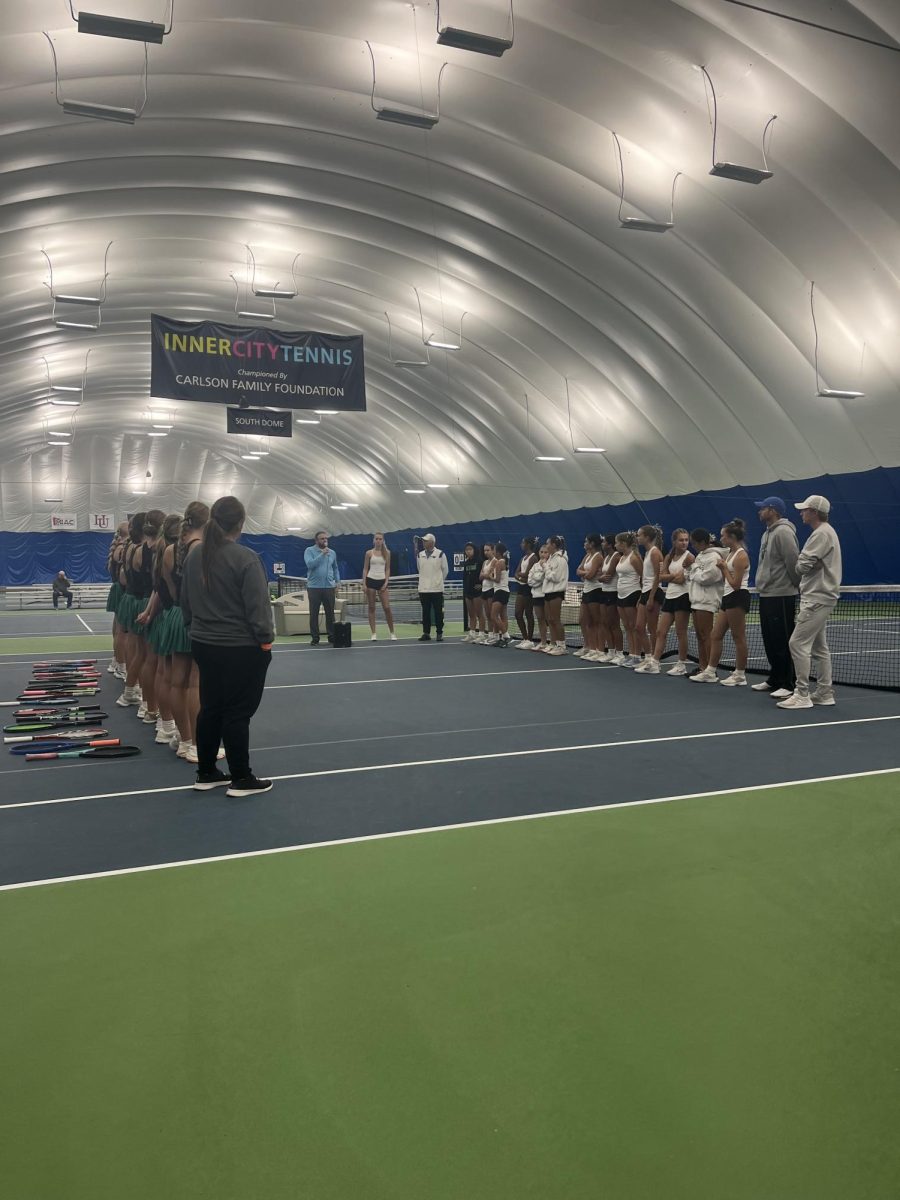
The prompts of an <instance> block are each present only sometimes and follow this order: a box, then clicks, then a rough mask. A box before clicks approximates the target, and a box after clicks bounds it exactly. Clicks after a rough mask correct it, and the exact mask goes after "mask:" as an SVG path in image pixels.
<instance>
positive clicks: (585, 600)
mask: <svg viewBox="0 0 900 1200" xmlns="http://www.w3.org/2000/svg"><path fill="white" fill-rule="evenodd" d="M581 603H582V604H602V603H603V593H602V592H601V591H600V589H599V588H594V590H593V591H591V592H582V593H581Z"/></svg>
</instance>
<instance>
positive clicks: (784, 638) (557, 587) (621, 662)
mask: <svg viewBox="0 0 900 1200" xmlns="http://www.w3.org/2000/svg"><path fill="white" fill-rule="evenodd" d="M756 507H757V510H758V512H759V515H760V519H761V520H762V522H763V524H764V525H765V526H766V532H765V533H764V535H763V540H762V547H761V560H760V571H759V573H758V574H759V578H760V579H762V578H765V580H766V583H767V584H768V585H769V588H768V595H767V596H766V597H765V599H766V600H773V601H774V602H775V605H774V607H768V606H767V607H765V608H764V607H763V605H762V604H761V608H760V620H761V625H762V632H763V638H764V643H765V647H766V652H767V654H768V656H769V661H770V665H771V667H772V671H771V673H770V678H769V680H767V681H766V682H763V683H758V684H754V685H753V686H754V689H755V690H757V691H764V692H770V693H772V695H773V697H774V698H775V699H778V700H779V701H780V702H781V705H782V707H786V708H807V707H809V706H810V705H811V704H813V703H820V704H833V703H834V695H833V690H832V681H831V658H830V653H829V651H828V644H827V639H826V636H825V628H826V625H827V620H828V616H829V614H830V612H831V610H832V609H833V607H834V604H835V603H836V602H837V599H838V595H839V589H840V582H841V554H840V543H839V542H838V539H837V535H836V534H835V532H834V530H833V529H832V527H831V526H830V524H829V521H828V514H829V512H830V505H829V503H828V501H827V500H826V499H825V498H824V497H822V496H812V497H809V499H808V500H806V501H804V502H803V503H802V504H797V505H795V507H796V508H797V509H798V510H799V511H800V512H801V513H802V515H803V520H804V523H805V524H807V525H809V526H811V528H812V530H813V533H812V535H811V536H810V538H809V539H808V541H807V543H806V546H805V547H804V550H803V552H802V553H801V552H800V550H799V545H798V541H797V535H796V530H795V529H794V527H793V525H792V524H791V523H790V522H789V521H787V520H786V519H785V511H786V509H785V505H784V502H783V501H782V500H781V499H780V498H779V497H768V498H767V499H766V500H765V501H759V502H758V503H757V505H756ZM521 549H522V555H523V556H522V559H521V561H520V563H519V566H518V568H517V569H516V570H515V572H512V573H511V572H510V562H509V551H508V550H507V547H506V546H505V545H504V544H503V543H502V542H496V543H491V542H489V543H486V544H485V545H484V547H483V548H482V550H481V551H480V552H479V549H478V547H476V546H475V545H474V544H473V543H472V542H469V543H467V545H466V547H465V564H464V568H463V580H464V582H463V594H464V597H465V604H466V612H467V617H468V622H467V623H468V627H469V632H468V633H467V634H466V636H465V638H464V639H463V640H464V641H467V642H471V643H476V644H479V645H494V646H498V647H501V648H503V647H506V646H509V645H513V644H515V643H513V642H512V640H511V638H510V635H509V628H508V619H507V608H508V605H509V601H510V598H511V595H512V593H511V582H510V581H511V580H512V582H513V583H515V585H517V590H516V592H515V618H516V623H517V624H518V627H519V633H520V635H521V640H520V641H519V642H518V648H519V649H520V650H532V651H537V652H543V653H545V654H551V655H564V654H566V653H568V651H567V649H566V638H565V628H564V625H563V621H562V605H563V602H564V600H565V596H566V589H567V586H568V583H569V561H568V556H567V553H566V547H565V542H564V539H563V538H562V537H559V536H554V537H550V538H548V539H547V541H546V542H545V543H543V545H540V546H539V545H538V542H537V539H536V538H531V537H527V538H524V539H523V540H522V543H521ZM642 552H643V553H642ZM767 556H768V558H767ZM764 560H767V561H766V563H765V567H764V568H763V562H764ZM751 565H752V564H751V561H750V552H749V550H748V548H747V545H746V525H745V523H744V521H743V520H742V519H741V518H739V517H736V518H735V519H734V520H732V521H729V522H728V523H727V524H726V525H724V526H723V527H722V529H721V532H720V534H719V537H718V538H717V537H715V536H714V535H713V534H712V533H711V532H710V531H709V530H707V529H702V528H698V529H694V530H693V531H692V532H690V533H689V532H688V530H687V529H682V528H679V529H676V530H674V531H673V533H672V539H671V546H670V549H669V551H668V553H664V552H663V547H662V530H661V529H660V528H659V527H658V526H655V525H644V526H642V527H641V528H640V529H639V530H637V532H636V533H632V532H630V531H626V532H623V533H619V534H616V535H612V534H590V535H589V536H588V537H587V538H585V541H584V557H583V558H582V560H581V563H580V565H579V567H578V568H577V571H576V575H577V577H578V579H579V580H581V582H582V589H581V599H580V625H581V630H582V635H583V640H584V644H583V646H582V648H581V649H579V650H577V651H576V652H575V653H576V655H577V656H578V657H580V658H581V659H582V661H584V662H592V663H610V664H615V665H617V666H622V667H632V668H634V670H635V671H637V672H640V673H644V674H652V675H656V674H659V672H660V670H661V660H662V658H663V655H664V654H665V651H666V644H667V641H668V638H669V634H670V631H671V630H672V628H673V626H674V631H675V638H676V643H677V647H678V660H677V662H676V663H675V664H674V666H672V667H671V668H669V670H668V674H669V675H689V676H690V678H691V680H692V681H693V682H698V683H721V684H723V685H724V686H725V687H746V686H747V676H746V669H747V657H748V651H747V631H746V621H747V614H748V613H749V612H750V603H751V597H750V587H749V584H750V572H751ZM798 589H799V595H800V613H799V616H798V617H797V622H796V628H795V622H794V603H795V597H796V595H797V593H798ZM690 621H693V625H694V632H695V635H696V639H697V658H698V660H699V669H698V670H697V671H696V672H695V673H692V665H691V664H690V663H689V661H688V625H689V623H690ZM535 625H537V636H535ZM728 635H730V636H731V638H732V640H733V642H734V652H735V654H734V657H735V669H734V670H733V671H732V672H731V674H729V675H728V676H727V677H725V678H720V677H719V675H718V671H717V668H718V665H719V662H720V659H721V657H722V650H723V645H724V642H725V638H726V636H728ZM813 660H814V661H815V668H816V671H815V673H816V677H817V681H818V686H817V689H816V692H815V693H814V694H813V695H812V696H811V695H810V688H809V677H810V671H811V666H812V661H813Z"/></svg>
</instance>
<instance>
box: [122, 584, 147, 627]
mask: <svg viewBox="0 0 900 1200" xmlns="http://www.w3.org/2000/svg"><path fill="white" fill-rule="evenodd" d="M148 600H149V596H132V595H130V594H129V593H128V592H126V593H125V595H124V596H123V597H122V599H121V600H120V601H119V607H118V608H117V609H116V620H117V621H118V622H119V624H120V625H121V627H122V628H123V629H124V630H125V632H126V633H136V634H137V635H138V636H139V637H143V636H144V633H145V630H144V626H143V625H137V624H136V623H135V622H136V620H137V618H138V617H139V616H140V615H141V613H142V612H143V611H144V609H145V608H146V607H147V601H148Z"/></svg>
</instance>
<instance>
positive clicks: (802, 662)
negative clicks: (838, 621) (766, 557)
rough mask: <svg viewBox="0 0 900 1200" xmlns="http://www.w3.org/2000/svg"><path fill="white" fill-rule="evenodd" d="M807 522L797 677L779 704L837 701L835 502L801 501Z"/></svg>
mask: <svg viewBox="0 0 900 1200" xmlns="http://www.w3.org/2000/svg"><path fill="white" fill-rule="evenodd" d="M794 507H795V508H797V509H799V510H800V515H801V517H802V518H803V524H804V525H808V526H809V527H810V528H811V529H812V533H811V534H810V535H809V537H808V538H807V539H806V545H805V546H804V547H803V549H802V550H801V551H800V556H799V558H798V559H797V570H798V571H799V573H800V611H799V612H798V614H797V624H796V626H795V627H794V632H793V633H792V634H791V657H792V658H793V660H794V671H795V672H796V674H797V682H796V684H795V685H794V692H793V695H791V696H788V697H787V699H786V700H781V701H779V704H778V707H779V708H788V709H795V708H812V706H813V705H814V704H827V705H831V704H834V689H833V687H832V683H831V651H830V650H829V649H828V639H827V637H826V635H825V630H826V627H827V625H828V621H829V618H830V617H831V614H832V613H833V612H834V606H835V605H836V604H837V602H838V598H839V597H840V594H841V578H842V571H843V565H842V562H841V543H840V542H839V541H838V536H837V534H836V533H835V531H834V529H833V527H832V526H831V524H830V522H829V519H828V518H829V514H830V512H831V504H830V503H829V502H828V500H826V499H825V497H824V496H808V497H807V499H806V500H804V501H803V502H802V503H801V504H795V505H794ZM813 662H815V664H816V681H817V682H816V690H815V691H814V692H812V693H811V692H810V690H809V675H810V668H811V666H812V663H813Z"/></svg>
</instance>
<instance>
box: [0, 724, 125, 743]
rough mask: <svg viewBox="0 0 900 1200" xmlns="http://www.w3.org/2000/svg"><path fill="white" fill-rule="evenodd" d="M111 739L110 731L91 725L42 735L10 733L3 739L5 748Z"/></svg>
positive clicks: (52, 730)
mask: <svg viewBox="0 0 900 1200" xmlns="http://www.w3.org/2000/svg"><path fill="white" fill-rule="evenodd" d="M105 737H109V730H108V729H103V728H101V727H100V726H99V725H89V726H88V727H87V728H86V729H66V730H61V729H48V730H46V731H44V732H41V733H10V734H7V735H6V736H5V737H4V739H3V744H4V745H5V746H11V745H12V746H15V745H19V744H20V743H22V742H31V743H34V742H58V741H66V742H85V741H87V742H92V741H93V740H94V739H95V738H105Z"/></svg>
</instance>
